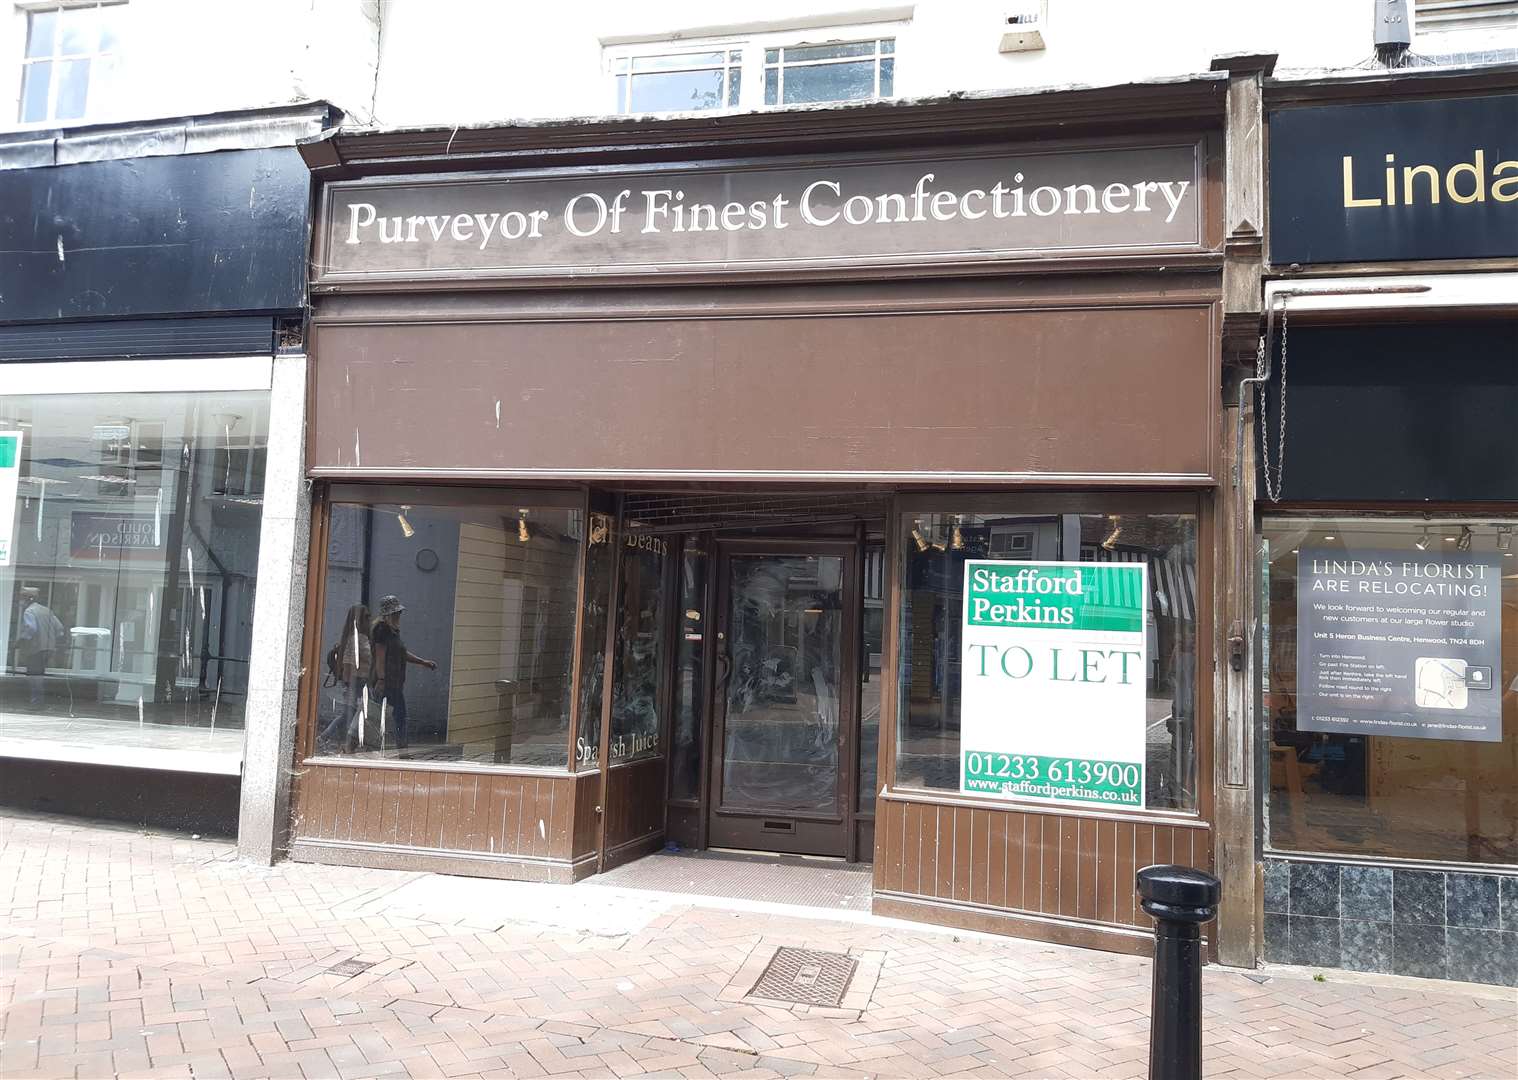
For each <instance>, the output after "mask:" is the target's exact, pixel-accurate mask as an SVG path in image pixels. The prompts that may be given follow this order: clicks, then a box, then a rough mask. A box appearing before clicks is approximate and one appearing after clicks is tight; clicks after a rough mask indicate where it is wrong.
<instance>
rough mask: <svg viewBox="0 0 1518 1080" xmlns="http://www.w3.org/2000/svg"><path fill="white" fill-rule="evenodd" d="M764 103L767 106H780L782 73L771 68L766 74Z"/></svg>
mask: <svg viewBox="0 0 1518 1080" xmlns="http://www.w3.org/2000/svg"><path fill="white" fill-rule="evenodd" d="M764 103H765V104H766V105H779V104H780V71H779V69H778V68H771V69H770V70H768V71H766V72H765V73H764Z"/></svg>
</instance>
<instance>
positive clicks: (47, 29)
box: [26, 11, 58, 57]
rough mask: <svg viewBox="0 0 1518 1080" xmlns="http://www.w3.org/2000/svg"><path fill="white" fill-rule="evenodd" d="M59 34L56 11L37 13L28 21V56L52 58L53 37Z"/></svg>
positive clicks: (28, 18)
mask: <svg viewBox="0 0 1518 1080" xmlns="http://www.w3.org/2000/svg"><path fill="white" fill-rule="evenodd" d="M57 32H58V13H57V12H56V11H35V12H33V13H32V14H31V15H29V16H27V20H26V55H27V56H28V57H33V56H52V55H53V37H54V35H55V34H56V33H57Z"/></svg>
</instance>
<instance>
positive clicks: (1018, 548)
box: [896, 505, 1198, 810]
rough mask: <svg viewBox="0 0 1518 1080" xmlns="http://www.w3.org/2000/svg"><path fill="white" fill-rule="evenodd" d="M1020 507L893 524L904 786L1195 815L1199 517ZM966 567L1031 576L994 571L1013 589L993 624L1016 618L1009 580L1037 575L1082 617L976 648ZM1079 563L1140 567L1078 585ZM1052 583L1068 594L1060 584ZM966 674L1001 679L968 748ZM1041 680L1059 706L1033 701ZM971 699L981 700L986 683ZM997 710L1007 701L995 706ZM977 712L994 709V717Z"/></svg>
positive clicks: (1045, 597) (906, 518)
mask: <svg viewBox="0 0 1518 1080" xmlns="http://www.w3.org/2000/svg"><path fill="white" fill-rule="evenodd" d="M1015 509H1016V508H1015V507H1009V510H1012V511H1013V512H1010V513H1005V514H1004V513H997V512H986V511H981V512H978V513H954V512H941V511H936V510H935V511H934V512H931V513H928V512H921V513H907V514H904V515H902V517H901V519H900V534H899V540H898V544H899V550H900V552H901V555H900V558H899V564H898V566H897V572H898V574H899V577H898V588H899V590H900V597H901V600H900V623H899V625H898V628H897V631H898V640H899V647H898V652H899V657H900V660H899V665H898V680H899V681H898V688H897V695H896V696H897V715H896V786H898V787H903V788H926V789H930V790H947V791H966V792H974V793H976V794H979V795H981V796H987V795H989V796H991V797H995V795H996V794H997V793H998V791H1000V792H1002V793H1004V794H1006V795H1007V797H1014V798H1015V797H1020V796H1023V795H1025V796H1027V797H1030V798H1034V799H1035V800H1037V799H1044V800H1048V799H1057V800H1058V801H1062V802H1072V801H1083V800H1084V801H1087V802H1088V803H1089V805H1092V806H1099V807H1102V808H1135V809H1137V808H1145V809H1164V810H1194V809H1195V808H1196V784H1197V742H1196V708H1197V692H1198V687H1197V667H1196V663H1197V629H1198V627H1197V614H1198V595H1197V565H1196V558H1197V523H1196V517H1195V516H1194V515H1190V514H1144V513H1137V514H1135V513H1050V514H1033V513H1017V512H1015ZM948 510H949V511H952V505H951V506H950V507H948ZM971 560H975V561H981V562H986V563H990V564H993V566H992V568H993V569H994V564H998V563H1006V564H1009V565H1013V566H1019V567H1023V566H1025V567H1026V571H1025V576H1024V577H1023V578H1018V576H1017V574H1005V575H994V577H995V578H996V579H997V581H999V582H1001V583H1003V584H1005V586H1006V589H1007V591H1006V592H992V593H990V594H988V595H989V596H990V597H991V601H992V602H995V601H1005V604H1006V605H1008V607H1007V609H1005V610H1003V611H1001V612H998V613H997V614H998V615H1002V614H1006V613H1007V611H1008V610H1010V608H1011V607H1015V605H1016V602H1017V596H1016V594H1015V585H1016V583H1018V582H1019V581H1022V582H1036V581H1037V579H1038V578H1039V577H1040V576H1043V577H1048V578H1050V579H1051V580H1049V581H1047V582H1045V584H1046V585H1048V586H1049V587H1050V588H1053V589H1056V591H1057V590H1058V589H1059V588H1069V589H1080V588H1082V587H1084V590H1085V591H1084V592H1083V593H1080V594H1079V595H1072V596H1069V597H1066V599H1069V600H1071V601H1078V602H1079V603H1080V604H1083V605H1086V606H1085V607H1084V608H1077V609H1075V618H1074V619H1073V620H1069V619H1067V620H1066V621H1071V622H1073V624H1074V625H1073V628H1072V629H1070V630H1065V631H1060V630H1050V629H1047V628H1044V629H1040V628H1039V627H1038V626H1037V625H1033V626H1029V627H1023V626H1014V627H1011V628H1010V629H1007V628H1005V627H998V628H997V629H998V633H1000V632H1001V631H1002V630H1005V635H1004V636H993V637H988V638H987V639H986V641H987V642H990V644H987V643H986V642H981V641H968V642H967V640H966V635H965V633H964V632H963V630H962V627H963V626H964V624H965V612H966V608H965V604H966V596H965V573H966V562H967V561H971ZM1041 563H1045V564H1046V563H1062V564H1066V566H1065V567H1048V568H1044V567H1040V566H1039V564H1041ZM1072 563H1073V564H1076V565H1077V566H1081V565H1086V564H1089V565H1090V566H1092V567H1106V566H1115V567H1124V568H1131V569H1119V570H1115V571H1112V572H1110V573H1108V574H1101V575H1093V576H1090V577H1084V576H1076V573H1075V571H1073V570H1072V569H1070V567H1069V565H1068V564H1072ZM1019 572H1020V573H1023V572H1024V571H1021V570H1020V571H1019ZM1056 576H1060V577H1061V578H1062V580H1063V581H1065V582H1070V581H1074V582H1075V584H1074V585H1069V584H1065V585H1061V584H1060V583H1059V582H1057V581H1055V580H1053V579H1054V578H1055V577H1056ZM1140 582H1142V583H1143V586H1142V589H1141V588H1140ZM1001 587H1002V586H1001V585H999V584H996V583H994V582H993V588H1001ZM1104 590H1105V593H1110V594H1111V595H1105V594H1104V592H1103V591H1104ZM1060 595H1063V594H1060ZM1045 604H1047V605H1048V606H1049V607H1051V608H1056V607H1058V605H1055V604H1053V603H1052V601H1051V596H1050V594H1047V593H1046V594H1042V596H1038V595H1033V594H1031V593H1030V596H1029V598H1028V599H1026V600H1025V608H1027V607H1031V608H1038V607H1040V606H1041V605H1045ZM1093 613H1094V614H1093ZM1024 614H1026V611H1025V612H1024ZM1088 616H1089V618H1090V619H1091V620H1092V621H1090V622H1089V623H1088V622H1086V621H1084V620H1085V619H1086V618H1087V617H1088ZM1021 617H1022V616H1019V615H1018V614H1016V613H1015V612H1013V613H1012V614H1010V615H1008V619H1010V620H1016V619H1018V618H1021ZM1028 618H1029V619H1032V620H1035V621H1036V620H1037V618H1038V616H1028ZM1049 618H1050V619H1051V620H1052V619H1054V618H1055V616H1054V615H1051V616H1049ZM972 625H973V624H972ZM1088 626H1094V627H1096V628H1097V629H1096V630H1095V631H1091V630H1089V629H1087V627H1088ZM1061 634H1068V635H1069V637H1068V640H1067V639H1066V638H1064V637H1061V636H1060V635H1061ZM1051 635H1052V636H1051ZM1003 644H1005V646H1006V649H1005V650H1003ZM1003 652H1005V655H1006V656H1007V658H1008V659H1007V662H1006V663H1005V664H1003V663H1002V662H1001V658H1002V655H1003ZM1056 654H1057V655H1056ZM967 656H968V658H969V659H968V666H967V660H966V657H967ZM967 676H968V677H975V678H985V679H987V680H989V681H988V682H987V683H986V684H985V686H991V685H992V684H993V683H995V684H996V687H995V688H994V689H993V690H992V691H991V693H992V694H993V695H1000V698H998V697H996V696H993V697H990V698H977V699H976V703H975V705H974V709H975V711H974V712H973V713H971V714H970V718H971V721H972V724H973V725H974V726H975V731H976V733H975V734H974V736H973V737H974V738H975V739H976V740H977V744H976V745H973V746H972V745H969V744H968V743H963V742H962V733H963V731H964V730H965V720H966V719H967V715H966V709H965V702H964V696H965V695H964V689H965V679H966V677H967ZM998 680H1006V682H1005V683H1000V682H998ZM1041 680H1042V681H1043V683H1044V684H1045V685H1046V686H1052V687H1054V691H1053V692H1052V693H1053V696H1042V697H1041V696H1040V695H1041V694H1043V693H1044V691H1041V690H1039V689H1038V686H1037V685H1036V684H1038V683H1039V682H1040V681H1041ZM1056 683H1060V684H1065V685H1062V686H1055V685H1054V684H1056ZM1013 684H1015V685H1013ZM1076 684H1078V685H1076ZM1070 685H1074V686H1075V689H1074V691H1069V690H1068V689H1067V687H1068V686H1070ZM974 689H975V692H976V693H977V694H980V693H982V692H983V686H982V684H976V686H975V687H974ZM1083 690H1089V691H1090V693H1082V691H1083ZM1072 694H1073V696H1071V695H1072ZM1106 695H1112V696H1106ZM997 700H1005V702H1006V704H1005V706H1003V707H1001V708H1000V709H999V710H998V708H997V707H996V706H995V705H994V702H995V701H997ZM984 701H990V702H992V703H993V704H992V706H991V707H990V708H988V707H987V706H986V705H985V704H983V703H982V702H984ZM1040 701H1047V702H1048V703H1049V704H1047V705H1041V704H1039V702H1040ZM1088 702H1089V704H1088ZM1020 730H1021V731H1024V732H1031V733H1032V735H1031V736H1027V735H1023V734H1019V733H1018V732H1019V731H1020ZM1051 733H1057V737H1055V736H1054V735H1053V734H1051ZM962 751H963V754H962ZM1103 800H1110V801H1103Z"/></svg>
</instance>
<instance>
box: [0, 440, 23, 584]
mask: <svg viewBox="0 0 1518 1080" xmlns="http://www.w3.org/2000/svg"><path fill="white" fill-rule="evenodd" d="M20 480H21V432H19V431H0V566H9V565H10V564H11V558H12V556H11V548H12V546H13V544H14V542H15V536H16V485H17V484H18V483H19V482H20Z"/></svg>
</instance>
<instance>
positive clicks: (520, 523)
mask: <svg viewBox="0 0 1518 1080" xmlns="http://www.w3.org/2000/svg"><path fill="white" fill-rule="evenodd" d="M531 539H532V530H531V529H530V528H528V526H527V511H526V509H521V510H518V511H517V540H518V541H519V542H520V543H523V544H525V543H527V541H529V540H531Z"/></svg>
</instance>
